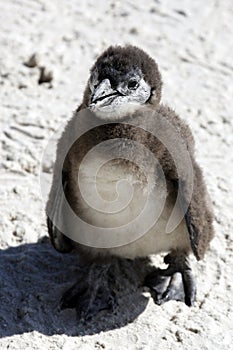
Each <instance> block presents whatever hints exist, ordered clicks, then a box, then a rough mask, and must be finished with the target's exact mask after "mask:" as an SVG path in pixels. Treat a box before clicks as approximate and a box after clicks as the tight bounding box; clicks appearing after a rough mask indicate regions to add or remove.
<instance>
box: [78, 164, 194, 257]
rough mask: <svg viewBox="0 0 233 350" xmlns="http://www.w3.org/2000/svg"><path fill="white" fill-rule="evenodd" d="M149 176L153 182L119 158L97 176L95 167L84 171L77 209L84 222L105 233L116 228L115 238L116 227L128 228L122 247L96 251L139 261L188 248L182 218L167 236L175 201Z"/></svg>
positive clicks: (80, 172) (169, 192) (158, 180)
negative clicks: (140, 258)
mask: <svg viewBox="0 0 233 350" xmlns="http://www.w3.org/2000/svg"><path fill="white" fill-rule="evenodd" d="M95 174H96V175H95ZM146 175H147V174H146ZM151 178H152V179H153V180H154V181H153V184H151V183H148V181H147V179H146V177H145V176H143V175H142V174H138V173H137V172H136V171H132V169H128V168H127V167H126V165H125V163H123V162H121V161H116V160H114V161H110V162H108V163H106V164H105V165H104V166H102V167H100V168H99V169H98V172H96V169H94V168H93V167H92V164H88V166H85V167H83V168H81V169H80V171H79V179H78V183H79V191H80V195H79V204H78V208H77V210H78V212H77V210H76V212H77V214H78V215H79V216H80V218H81V219H82V220H84V221H85V222H87V223H88V224H90V225H92V226H95V227H98V228H99V227H102V228H103V230H104V229H106V228H108V229H109V228H110V229H111V228H112V229H114V230H112V234H113V235H116V234H117V233H116V232H117V228H119V230H120V229H121V230H122V227H123V228H124V227H125V240H124V242H123V244H120V245H119V246H116V245H113V247H111V246H108V248H105V249H101V247H96V248H94V249H95V250H96V252H98V253H100V254H101V253H103V254H106V253H107V254H113V255H118V256H122V257H127V258H135V257H139V256H147V255H150V254H157V253H159V252H166V251H170V250H173V249H186V248H187V247H189V241H188V233H187V228H186V224H185V221H184V219H183V220H182V221H181V223H180V224H179V225H178V226H177V227H176V228H175V229H174V230H173V231H172V232H171V233H166V225H167V222H168V220H169V217H170V215H171V212H172V209H173V208H174V205H175V200H176V197H175V195H173V194H172V189H171V188H168V187H167V184H166V183H165V182H164V181H163V180H162V179H160V178H157V177H156V174H151V176H150V179H151ZM155 179H156V180H155ZM150 182H151V181H150ZM178 211H179V208H178ZM177 214H179V213H178V212H177ZM110 232H111V230H110ZM84 234H85V233H84ZM110 234H111V233H110Z"/></svg>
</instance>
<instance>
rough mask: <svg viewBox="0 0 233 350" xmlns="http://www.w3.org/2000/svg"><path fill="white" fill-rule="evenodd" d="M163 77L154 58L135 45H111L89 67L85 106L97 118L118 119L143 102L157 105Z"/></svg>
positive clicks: (134, 109)
mask: <svg viewBox="0 0 233 350" xmlns="http://www.w3.org/2000/svg"><path fill="white" fill-rule="evenodd" d="M161 87H162V81H161V76H160V73H159V70H158V66H157V64H156V63H155V61H154V60H153V59H152V58H151V57H150V56H149V55H148V54H147V53H145V52H144V51H143V50H141V49H139V48H137V47H135V46H125V47H121V46H111V47H109V48H108V49H107V50H106V51H104V52H103V53H102V55H101V56H99V58H98V59H97V61H96V62H95V64H94V66H93V67H92V69H91V74H90V79H89V81H88V87H87V95H88V96H87V106H88V108H90V110H92V111H93V112H94V113H95V114H96V115H97V116H98V117H99V118H101V119H106V120H113V121H114V120H120V119H123V118H124V117H126V116H128V115H130V114H132V113H134V112H135V111H136V110H137V109H138V108H139V107H140V106H142V105H145V104H148V105H149V104H153V105H157V104H158V103H159V102H160V98H161Z"/></svg>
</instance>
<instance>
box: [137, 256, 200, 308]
mask: <svg viewBox="0 0 233 350" xmlns="http://www.w3.org/2000/svg"><path fill="white" fill-rule="evenodd" d="M164 262H165V263H166V264H168V265H169V266H168V268H167V269H156V271H154V272H152V273H151V274H149V275H148V276H146V278H145V282H144V284H145V285H146V286H147V287H149V288H150V289H151V295H152V297H153V299H154V301H155V303H156V304H159V305H161V304H163V303H165V302H166V301H169V300H177V301H183V302H185V304H186V305H188V306H193V304H194V301H195V297H196V284H195V280H194V276H193V274H192V270H191V267H190V265H189V261H188V258H187V256H186V255H179V256H177V255H173V254H172V253H171V254H168V255H167V256H165V258H164Z"/></svg>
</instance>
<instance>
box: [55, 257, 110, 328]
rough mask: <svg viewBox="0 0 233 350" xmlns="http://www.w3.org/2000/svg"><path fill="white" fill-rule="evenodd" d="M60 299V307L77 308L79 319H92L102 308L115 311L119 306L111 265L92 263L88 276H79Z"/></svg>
mask: <svg viewBox="0 0 233 350" xmlns="http://www.w3.org/2000/svg"><path fill="white" fill-rule="evenodd" d="M79 277H80V278H79V280H78V282H76V283H75V284H74V285H73V286H72V287H71V288H70V289H68V290H67V291H66V292H65V293H64V295H63V297H62V298H61V301H60V308H61V309H62V310H63V309H67V308H68V309H69V308H75V309H76V312H77V316H78V318H79V319H82V320H84V321H88V320H90V319H91V318H92V317H93V316H95V315H96V314H97V313H98V312H99V311H101V310H109V311H111V312H114V311H115V309H116V306H117V301H116V295H115V292H114V279H113V278H112V276H111V274H110V273H109V266H106V265H105V266H99V265H98V266H97V265H94V264H93V265H92V266H91V268H90V271H89V273H88V274H86V276H84V274H83V275H81V276H79Z"/></svg>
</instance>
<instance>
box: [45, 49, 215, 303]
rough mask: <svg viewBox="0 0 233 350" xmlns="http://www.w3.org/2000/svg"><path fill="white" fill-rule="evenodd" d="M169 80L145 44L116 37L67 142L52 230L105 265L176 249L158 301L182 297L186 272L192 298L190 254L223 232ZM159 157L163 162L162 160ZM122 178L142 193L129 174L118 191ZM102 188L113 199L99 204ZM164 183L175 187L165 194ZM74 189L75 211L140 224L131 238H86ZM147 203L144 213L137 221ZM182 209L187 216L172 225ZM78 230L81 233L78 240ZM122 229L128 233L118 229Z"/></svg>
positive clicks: (62, 246)
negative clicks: (96, 241)
mask: <svg viewBox="0 0 233 350" xmlns="http://www.w3.org/2000/svg"><path fill="white" fill-rule="evenodd" d="M161 89H162V80H161V75H160V72H159V70H158V66H157V64H156V62H155V61H154V60H153V59H152V58H151V57H150V56H149V55H148V54H147V53H145V52H144V51H143V50H141V49H139V48H137V47H135V46H130V45H129V46H125V47H121V46H111V47H109V48H108V49H107V50H106V51H104V52H103V53H102V54H101V55H100V56H99V57H98V59H97V61H96V62H95V64H94V65H93V67H92V68H91V72H90V78H89V80H88V84H87V86H86V89H85V92H84V97H83V101H82V104H81V105H80V107H79V108H78V109H77V111H76V112H75V113H74V116H73V118H72V119H71V120H70V121H69V122H68V124H67V126H66V128H65V131H64V132H63V134H62V136H61V138H60V140H59V142H58V146H57V159H56V162H55V166H54V177H53V183H52V187H51V191H50V194H49V199H48V202H47V207H46V213H47V223H48V232H49V235H50V238H51V242H52V244H53V246H54V247H55V249H57V250H58V251H60V252H70V251H77V253H78V254H79V255H80V256H82V257H83V258H84V259H85V261H89V262H90V264H92V262H97V263H98V264H100V266H101V262H102V261H105V260H107V261H111V258H112V257H115V256H117V257H121V258H129V259H135V258H138V257H147V256H149V255H151V254H158V253H162V252H167V253H168V255H167V256H166V257H165V259H164V261H165V263H166V264H168V267H167V269H158V270H156V272H155V274H154V275H152V276H151V275H150V276H148V278H146V280H145V283H146V285H148V286H149V287H150V288H151V289H152V290H154V291H156V290H157V289H156V283H157V282H158V281H160V282H161V280H160V277H162V278H165V276H166V277H167V278H169V281H170V282H169V286H168V287H167V288H166V289H165V291H163V293H162V295H159V292H158V290H157V297H156V298H157V299H156V300H157V301H158V303H161V302H163V301H167V300H170V299H176V300H179V296H178V295H177V296H176V293H175V292H174V290H173V289H172V288H173V284H175V283H174V279H173V276H175V275H176V274H177V273H180V274H181V275H182V283H183V286H182V288H183V290H184V301H185V303H186V304H187V305H189V306H191V305H193V303H194V301H195V295H196V286H195V281H194V277H193V274H192V270H191V267H190V263H189V259H188V257H189V255H190V253H193V254H194V255H195V257H196V258H197V260H199V259H202V258H203V257H204V254H205V252H206V250H207V248H208V246H209V242H210V241H211V239H212V238H213V235H214V230H213V212H212V207H211V203H210V199H209V196H208V192H207V189H206V185H205V182H204V179H203V175H202V171H201V169H200V167H199V165H198V164H197V163H196V160H195V154H194V139H193V136H192V133H191V131H190V128H189V127H188V126H187V125H186V123H185V122H184V121H183V120H181V119H180V118H179V117H178V116H177V114H176V113H175V112H174V111H173V110H172V109H170V108H169V107H167V106H164V105H162V104H161V103H160V100H161ZM82 112H83V116H82V117H80V113H82ZM80 130H81V131H82V132H81V134H80V135H81V136H80V137H79V136H78V134H79V131H80ZM135 147H136V148H135ZM92 150H95V152H94V153H93V155H91V152H92ZM88 152H89V153H88ZM64 153H65V154H64ZM186 153H187V154H186ZM87 154H89V156H88V157H86V155H87ZM61 155H63V158H62V157H61ZM185 157H186V158H185ZM154 159H156V160H157V161H158V163H156V164H155V165H153V161H154ZM185 159H187V162H188V161H189V163H187V162H186V160H185ZM63 160H64V161H63ZM61 163H62V164H61ZM98 164H99V165H101V166H99V168H98ZM141 165H142V166H143V167H144V170H146V171H145V172H143V170H142V169H140V166H141ZM61 166H62V171H61ZM97 168H98V174H97V175H96V169H97ZM187 168H191V172H189V171H188V170H187ZM145 173H146V174H145ZM161 174H162V175H161ZM190 174H191V175H190ZM147 176H148V178H149V182H150V186H149V190H148V191H147V190H146V188H147V186H148V181H147V180H148V179H147ZM60 177H62V181H60ZM122 179H126V180H127V182H128V184H129V185H130V187H131V189H133V196H132V198H131V195H132V192H130V190H129V188H128V185H127V183H125V182H124V181H123V182H121V184H120V185H119V188H118V190H119V193H118V195H117V190H116V188H117V186H118V182H119V180H122ZM190 179H191V180H190ZM79 180H80V182H79ZM61 183H62V185H61ZM95 186H96V187H95ZM96 188H97V190H98V191H97V192H98V193H99V195H100V197H102V198H104V200H103V203H102V202H101V203H102V204H101V206H100V207H99V208H95V205H93V207H92V204H93V203H94V202H95V198H96V197H95V190H96ZM164 188H165V190H164ZM160 192H161V193H165V196H160ZM63 193H64V195H63ZM64 196H65V198H66V201H67V202H68V204H69V206H70V207H71V208H72V212H73V213H74V214H75V215H76V216H78V217H80V218H81V219H82V220H83V221H84V222H87V223H89V224H90V225H91V226H92V227H98V228H99V227H100V228H101V227H102V228H103V231H104V230H105V229H108V228H111V227H114V228H118V227H119V231H120V227H121V225H123V226H124V225H127V224H128V223H129V222H130V224H131V223H132V225H129V226H127V230H126V231H125V232H126V233H124V234H125V235H126V236H127V239H128V238H129V239H128V241H127V242H126V243H125V244H115V245H114V244H113V246H103V247H102V246H101V245H97V246H93V245H88V244H85V243H82V242H85V237H87V236H88V234H89V233H88V229H87V231H86V230H85V229H84V230H83V231H82V230H81V231H82V232H78V231H79V230H80V228H79V227H78V225H77V223H76V221H74V219H73V214H70V210H67V209H66V205H65V204H64ZM85 196H86V197H87V198H88V200H90V202H88V200H86V199H85ZM129 198H131V199H132V200H130V201H129V200H128V199H129ZM91 201H93V203H92V202H91ZM161 202H163V203H164V205H163V206H161ZM96 203H97V207H98V202H95V203H94V204H96ZM118 204H119V206H118V207H117V205H118ZM126 204H127V205H126ZM145 205H146V208H147V210H146V213H145V216H144V217H143V219H142V220H141V221H140V220H137V221H134V219H135V218H138V217H140V216H139V214H140V212H141V211H142V210H143V207H144V206H145ZM174 207H176V212H175V213H174V212H173V209H174ZM117 208H118V209H117ZM119 208H120V210H119ZM122 208H123V209H122ZM172 215H173V219H175V220H176V221H177V225H176V227H175V226H174V227H172V228H170V232H169V233H166V230H167V225H168V222H169V218H171V216H172ZM155 217H156V220H154V219H155ZM178 217H181V219H180V220H178V219H177V218H178ZM153 220H154V221H155V222H153ZM58 222H59V223H60V224H59V225H58V224H57V223H58ZM149 223H150V225H149ZM56 225H57V226H56ZM58 226H59V227H58ZM147 226H150V227H149V228H148V227H147ZM135 232H136V233H137V235H135ZM76 233H77V234H78V235H79V237H81V242H80V241H79V240H78V239H77V240H76V239H75V237H76V236H75V235H76ZM142 233H143V234H142ZM113 235H115V236H116V237H118V236H117V235H118V234H117V229H116V230H115V231H114V233H113ZM115 236H114V237H113V236H112V238H113V240H114V239H115ZM126 236H125V237H126ZM130 237H133V238H134V239H132V240H130ZM82 239H83V240H82ZM87 241H88V240H87ZM103 275H104V274H103ZM104 276H105V277H106V274H105V275H104ZM156 281H157V282H156ZM80 283H81V282H80V281H79V283H78V284H77V286H76V287H72V289H71V290H70V291H68V292H67V293H66V294H65V295H64V297H63V298H62V305H63V307H70V306H71V304H72V305H76V304H78V303H79V307H80V288H81V287H80ZM82 283H84V282H82ZM85 285H86V287H85V288H86V289H85V292H84V291H83V290H82V295H83V294H84V293H87V295H89V294H90V288H91V287H90V286H89V287H88V283H87V282H85ZM97 289H98V288H97ZM88 293H89V294H88ZM109 293H111V288H109ZM97 294H98V293H97ZM97 294H96V295H97ZM70 295H72V297H71V296H70Z"/></svg>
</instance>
